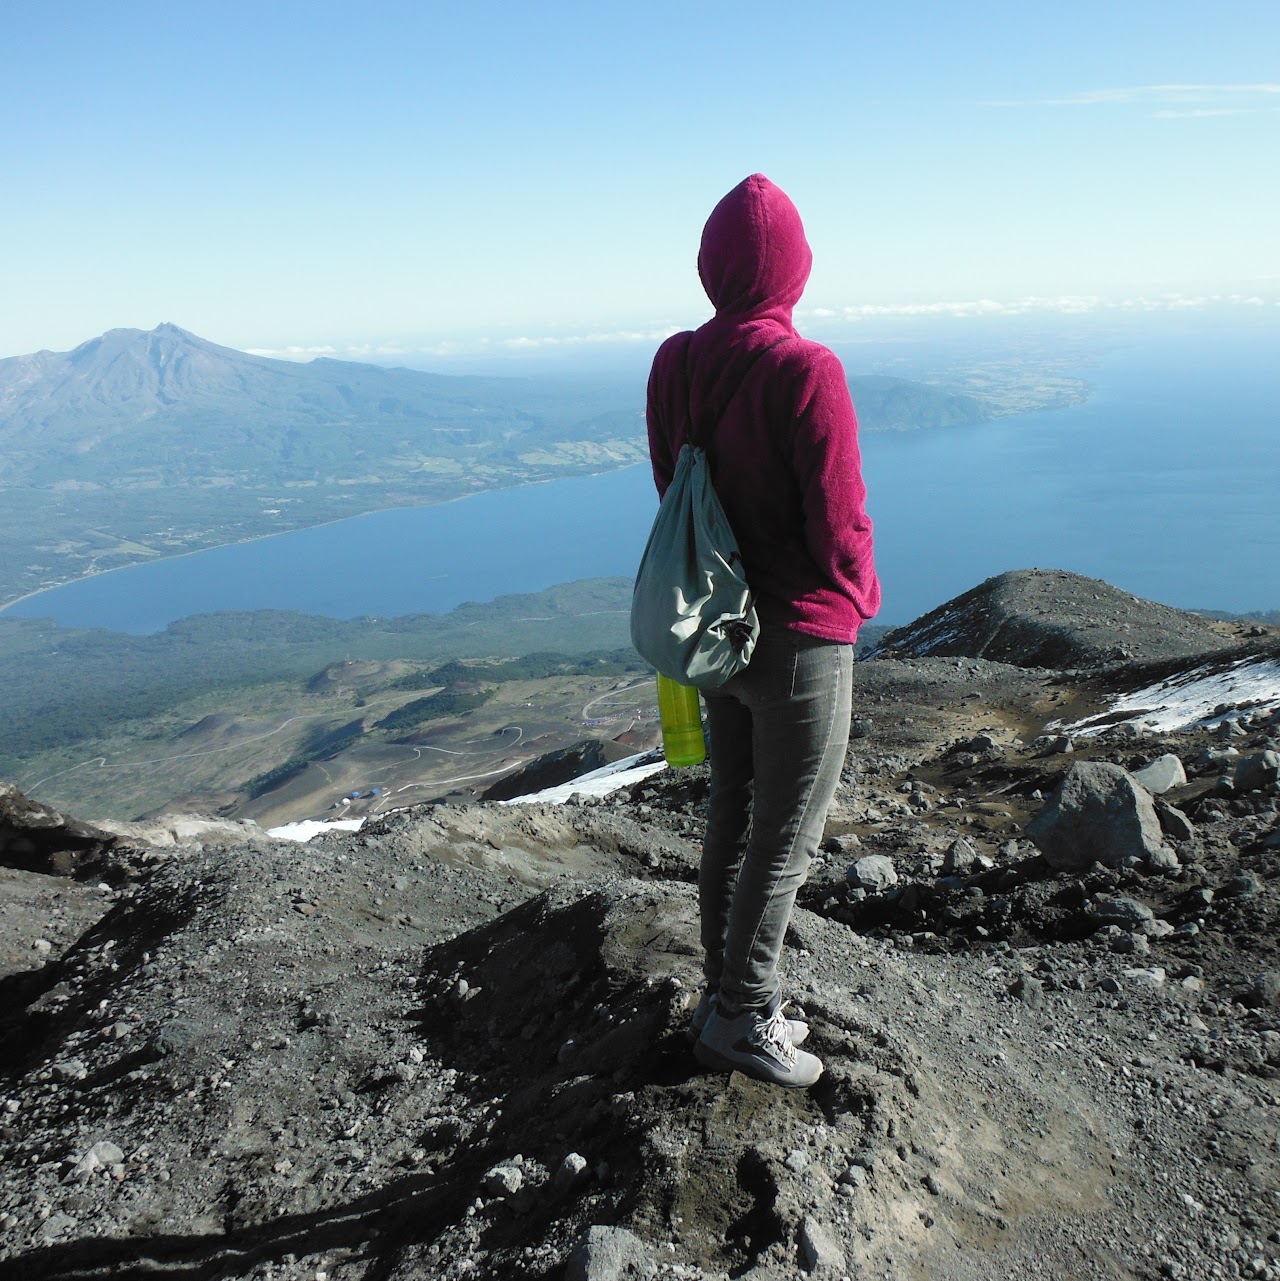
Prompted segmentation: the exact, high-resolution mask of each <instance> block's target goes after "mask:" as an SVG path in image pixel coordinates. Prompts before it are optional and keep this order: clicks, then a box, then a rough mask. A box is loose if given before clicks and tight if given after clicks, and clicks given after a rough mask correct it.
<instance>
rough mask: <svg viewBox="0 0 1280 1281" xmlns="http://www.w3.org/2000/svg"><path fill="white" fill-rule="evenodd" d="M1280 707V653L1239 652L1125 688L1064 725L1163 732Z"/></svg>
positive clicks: (1082, 730) (1081, 729) (1089, 730)
mask: <svg viewBox="0 0 1280 1281" xmlns="http://www.w3.org/2000/svg"><path fill="white" fill-rule="evenodd" d="M1278 710H1280V659H1276V658H1271V657H1267V656H1258V655H1254V656H1250V657H1247V658H1239V659H1236V660H1235V661H1234V662H1232V663H1230V664H1227V665H1226V666H1222V665H1221V664H1218V663H1206V664H1204V665H1202V666H1200V667H1195V668H1192V669H1191V670H1190V671H1186V672H1179V673H1178V674H1177V675H1175V676H1170V677H1168V678H1167V679H1166V680H1163V681H1160V682H1158V683H1157V684H1155V685H1146V686H1144V687H1143V688H1142V689H1136V690H1133V691H1131V692H1130V693H1128V694H1124V695H1122V696H1121V697H1119V698H1118V699H1116V701H1115V702H1114V703H1112V704H1111V707H1110V709H1109V710H1108V711H1106V712H1104V713H1101V714H1100V715H1097V716H1088V717H1086V718H1085V719H1084V720H1081V721H1077V722H1075V724H1073V725H1067V726H1065V727H1064V728H1065V729H1066V730H1067V731H1068V732H1069V733H1077V734H1084V735H1088V734H1100V733H1102V731H1103V730H1105V729H1108V728H1110V726H1112V725H1117V724H1125V723H1131V724H1134V725H1140V726H1142V727H1144V728H1147V729H1151V730H1155V731H1157V732H1159V733H1169V732H1171V731H1174V730H1183V729H1193V728H1196V727H1197V726H1213V725H1218V724H1220V723H1221V722H1222V721H1226V720H1235V719H1238V718H1239V717H1241V716H1242V715H1257V714H1258V713H1259V712H1261V713H1263V714H1264V715H1265V714H1266V713H1268V712H1274V711H1278Z"/></svg>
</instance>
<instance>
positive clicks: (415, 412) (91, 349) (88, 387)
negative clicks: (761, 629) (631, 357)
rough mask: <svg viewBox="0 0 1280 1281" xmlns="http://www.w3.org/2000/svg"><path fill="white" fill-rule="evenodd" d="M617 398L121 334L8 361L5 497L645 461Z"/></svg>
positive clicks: (566, 385)
mask: <svg viewBox="0 0 1280 1281" xmlns="http://www.w3.org/2000/svg"><path fill="white" fill-rule="evenodd" d="M634 395H635V389H630V388H627V387H624V386H622V385H620V384H617V383H615V384H612V385H610V384H602V383H598V382H597V383H586V382H569V381H565V380H554V381H550V380H533V379H515V378H478V377H452V376H446V375H441V374H428V373H423V372H420V371H417V370H410V369H384V368H381V367H379V366H375V365H362V364H354V363H351V362H347V361H339V360H325V359H321V360H313V361H311V362H309V363H307V364H297V363H294V362H291V361H286V360H271V359H268V358H266V357H262V356H250V355H247V354H246V353H244V352H240V351H235V350H233V349H232V348H230V347H221V346H219V345H218V344H217V343H211V342H208V341H206V340H205V339H203V338H199V337H197V336H196V335H195V334H192V333H188V332H187V331H186V330H185V329H180V328H179V327H178V326H177V325H172V324H163V325H159V326H157V328H155V329H153V330H150V331H149V332H145V331H143V330H139V329H112V330H110V331H109V332H107V333H105V334H103V335H102V336H101V337H98V338H93V339H90V340H89V341H88V342H86V343H82V344H81V345H80V346H79V347H77V348H76V349H75V350H74V351H69V352H51V351H40V352H36V353H35V354H34V355H30V356H15V357H12V358H10V359H8V360H0V484H10V485H13V484H26V485H50V484H58V483H62V484H64V485H65V484H66V483H67V482H68V481H80V482H85V483H89V484H95V483H96V484H102V483H107V482H110V483H115V484H121V483H122V484H124V485H125V486H126V487H140V486H141V487H145V486H147V485H149V484H154V483H155V482H156V481H157V480H160V481H163V482H165V483H173V482H175V481H177V482H185V481H190V480H193V479H196V478H199V477H208V478H214V477H218V478H223V481H224V483H225V480H226V479H228V478H235V477H237V475H239V476H243V477H244V478H245V479H246V480H253V481H260V480H263V479H267V478H270V479H271V481H272V482H273V483H276V484H279V483H281V482H284V481H288V480H294V481H299V480H301V481H308V480H317V479H321V478H322V477H324V478H327V477H328V476H329V475H330V473H332V472H341V471H351V472H356V471H359V470H361V469H363V468H365V467H367V465H368V464H367V461H366V460H368V459H370V458H372V457H373V456H375V455H376V456H378V457H379V458H380V459H381V460H382V462H381V464H380V465H381V466H388V465H389V466H390V467H392V468H393V469H394V470H397V471H404V470H409V471H412V470H415V469H420V468H422V467H424V466H427V467H430V466H431V464H432V462H434V464H435V467H436V468H437V469H438V468H439V467H440V466H441V465H442V464H443V465H446V466H447V464H448V462H449V461H450V460H452V461H453V462H454V463H456V464H457V465H458V468H459V470H461V469H462V468H463V467H465V466H466V465H467V464H468V463H469V462H476V461H480V460H482V459H483V460H484V461H485V462H486V463H490V464H498V465H500V464H501V462H502V461H506V462H507V463H510V464H515V463H517V462H519V460H520V456H521V455H522V454H523V453H526V452H529V451H530V449H533V450H535V451H536V452H539V453H546V452H547V451H551V452H555V451H556V449H557V448H559V447H563V446H566V445H571V444H573V443H579V444H586V443H588V442H590V443H592V444H594V445H596V446H599V447H601V448H602V449H604V450H605V452H606V453H610V452H612V453H613V454H616V455H617V457H614V458H611V459H610V458H606V459H603V460H601V461H604V462H606V464H607V463H608V462H609V461H612V462H613V463H614V464H615V465H616V464H617V463H619V462H624V461H632V460H633V459H634V457H636V456H637V455H638V452H639V448H640V444H641V441H642V437H643V430H642V424H641V418H640V406H639V404H633V405H632V406H631V407H630V408H628V407H627V401H628V399H630V398H632V397H634Z"/></svg>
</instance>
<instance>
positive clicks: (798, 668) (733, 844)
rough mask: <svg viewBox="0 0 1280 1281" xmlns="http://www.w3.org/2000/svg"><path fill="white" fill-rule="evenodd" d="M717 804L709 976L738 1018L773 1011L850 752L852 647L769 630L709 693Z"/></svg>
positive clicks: (708, 871)
mask: <svg viewBox="0 0 1280 1281" xmlns="http://www.w3.org/2000/svg"><path fill="white" fill-rule="evenodd" d="M706 701H707V721H708V726H709V728H710V731H711V797H710V802H709V805H708V814H707V834H706V839H705V841H704V843H703V847H702V864H701V867H700V869H699V873H698V901H699V908H700V911H701V916H702V947H703V954H704V962H703V964H704V971H705V973H706V978H707V987H708V989H709V990H710V991H719V992H720V994H721V1000H722V1002H723V1003H724V1004H725V1005H726V1006H728V1007H730V1008H736V1009H756V1008H763V1007H765V1006H767V1005H768V1004H769V1003H770V1002H771V1001H772V1000H773V998H774V996H775V995H776V994H777V992H778V958H779V956H780V954H781V952H782V940H783V936H784V935H785V934H786V932H787V922H788V921H789V920H790V919H791V909H792V907H793V905H794V903H795V898H796V893H797V891H798V890H799V889H800V887H801V885H803V884H804V879H805V875H806V874H807V872H808V870H809V862H810V860H811V859H812V858H813V855H814V852H815V851H816V849H817V847H818V843H819V842H820V841H821V840H822V830H823V824H824V823H825V821H826V816H827V809H828V807H829V806H830V804H831V799H832V797H833V796H835V791H836V784H837V783H838V782H839V780H840V770H841V768H842V767H843V765H844V757H845V750H846V748H847V747H848V743H849V716H850V710H851V707H852V701H853V646H852V645H841V644H837V643H835V642H832V641H824V640H820V639H818V638H816V637H812V636H804V635H802V634H800V633H798V632H789V631H784V630H782V629H767V630H764V631H762V632H761V635H760V640H759V643H758V644H757V646H756V650H755V653H754V655H753V656H752V659H751V663H750V665H749V666H748V667H746V668H745V669H744V670H743V671H741V672H739V673H738V674H737V675H736V676H734V677H733V678H732V679H731V680H729V681H727V682H726V683H725V684H724V685H722V686H721V687H720V688H719V689H717V690H714V691H712V692H710V693H709V694H707V696H706Z"/></svg>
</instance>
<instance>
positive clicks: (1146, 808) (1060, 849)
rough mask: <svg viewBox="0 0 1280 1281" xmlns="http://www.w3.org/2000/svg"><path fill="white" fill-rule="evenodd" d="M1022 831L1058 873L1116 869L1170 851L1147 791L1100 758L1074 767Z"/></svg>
mask: <svg viewBox="0 0 1280 1281" xmlns="http://www.w3.org/2000/svg"><path fill="white" fill-rule="evenodd" d="M1026 834H1027V836H1028V837H1029V838H1030V839H1031V840H1032V841H1034V842H1035V845H1036V848H1037V849H1038V850H1039V851H1040V853H1041V854H1043V855H1044V857H1045V861H1046V862H1047V863H1048V864H1049V866H1050V867H1053V868H1055V869H1057V870H1059V871H1076V870H1081V869H1084V868H1087V867H1090V866H1092V865H1093V864H1094V863H1101V864H1103V866H1105V867H1120V866H1123V865H1125V864H1126V863H1127V862H1128V861H1129V860H1130V859H1135V858H1136V859H1141V860H1144V861H1147V862H1153V861H1154V862H1158V861H1161V860H1163V859H1165V858H1167V857H1168V854H1169V851H1168V849H1167V847H1166V845H1165V843H1164V833H1163V832H1162V831H1161V830H1160V820H1159V818H1158V817H1157V815H1156V810H1155V803H1154V802H1153V801H1152V799H1151V794H1150V792H1148V791H1147V790H1146V788H1144V787H1141V786H1140V785H1139V784H1137V783H1135V782H1134V780H1133V776H1132V775H1131V774H1130V773H1128V771H1126V770H1123V769H1121V768H1120V766H1119V765H1111V764H1108V763H1107V762H1105V761H1080V762H1077V763H1076V764H1075V765H1073V766H1072V767H1071V768H1070V770H1068V771H1067V775H1066V777H1065V778H1064V779H1063V780H1062V783H1061V785H1060V786H1059V788H1058V790H1057V791H1056V792H1055V793H1054V794H1053V796H1052V798H1051V799H1050V800H1049V803H1048V804H1047V805H1046V806H1045V807H1044V809H1042V810H1041V811H1040V813H1039V814H1037V815H1036V817H1035V818H1034V819H1032V820H1031V822H1030V823H1028V824H1027V830H1026Z"/></svg>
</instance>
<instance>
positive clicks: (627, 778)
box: [498, 751, 667, 805]
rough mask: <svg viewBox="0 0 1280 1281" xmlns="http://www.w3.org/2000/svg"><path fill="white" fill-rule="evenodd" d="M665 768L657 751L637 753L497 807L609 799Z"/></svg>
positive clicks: (501, 803)
mask: <svg viewBox="0 0 1280 1281" xmlns="http://www.w3.org/2000/svg"><path fill="white" fill-rule="evenodd" d="M666 768H667V762H666V760H665V759H664V758H663V755H662V753H661V752H660V751H653V752H640V753H638V754H637V755H635V756H626V757H624V758H623V759H622V760H620V761H614V762H613V764H612V765H604V766H602V767H601V768H600V769H596V770H592V771H591V773H589V774H581V775H579V776H578V777H577V778H574V779H570V780H569V782H567V783H560V784H559V785H557V786H556V787H547V788H544V789H543V790H542V791H541V792H530V793H529V795H528V796H515V797H512V799H511V800H509V801H499V802H498V804H499V805H563V804H564V803H565V801H567V800H568V799H569V797H571V796H608V795H609V793H610V792H616V791H617V790H618V789H619V788H622V787H629V786H630V785H631V784H632V783H638V782H640V780H641V779H643V778H648V777H649V776H650V775H651V774H657V773H658V772H659V771H660V770H664V769H666Z"/></svg>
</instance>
